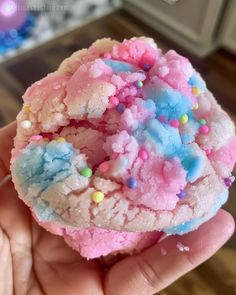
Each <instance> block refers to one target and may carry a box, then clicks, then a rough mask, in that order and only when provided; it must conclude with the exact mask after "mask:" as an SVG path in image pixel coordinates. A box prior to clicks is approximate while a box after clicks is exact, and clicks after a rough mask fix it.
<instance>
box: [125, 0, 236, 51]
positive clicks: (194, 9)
mask: <svg viewBox="0 0 236 295" xmlns="http://www.w3.org/2000/svg"><path fill="white" fill-rule="evenodd" d="M233 2H234V4H236V1H235V0H233ZM226 4H227V1H225V0H197V1H196V0H177V1H169V0H168V1H167V0H145V1H144V0H124V6H125V8H126V9H127V10H128V11H129V12H131V13H132V14H134V15H135V16H137V17H139V18H140V19H141V20H143V21H144V22H146V23H147V24H149V25H151V26H152V27H154V28H155V29H156V30H157V31H159V32H160V33H162V34H163V35H165V36H167V37H169V38H170V39H172V40H173V41H175V42H176V43H179V44H180V45H181V46H183V47H185V48H187V49H188V50H190V51H191V52H193V53H194V54H195V55H198V56H204V55H207V54H208V53H209V52H211V51H212V50H213V49H214V48H216V47H217V46H218V45H219V40H218V38H216V33H217V32H216V30H217V29H218V27H219V25H220V23H221V20H222V16H223V14H224V11H225V7H226ZM235 19H236V18H235ZM235 19H234V21H235ZM234 33H235V35H236V32H235V30H234ZM225 42H227V41H226V39H225Z"/></svg>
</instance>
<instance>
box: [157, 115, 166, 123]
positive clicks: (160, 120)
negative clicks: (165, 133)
mask: <svg viewBox="0 0 236 295" xmlns="http://www.w3.org/2000/svg"><path fill="white" fill-rule="evenodd" d="M157 119H158V121H159V122H161V123H167V118H166V117H165V116H163V115H160V116H158V118H157Z"/></svg>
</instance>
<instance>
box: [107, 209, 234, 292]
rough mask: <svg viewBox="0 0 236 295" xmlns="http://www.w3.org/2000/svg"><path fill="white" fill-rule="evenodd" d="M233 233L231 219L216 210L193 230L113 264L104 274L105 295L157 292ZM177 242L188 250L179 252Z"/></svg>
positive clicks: (209, 254) (200, 261)
mask: <svg viewBox="0 0 236 295" xmlns="http://www.w3.org/2000/svg"><path fill="white" fill-rule="evenodd" d="M233 231H234V221H233V218H232V216H231V215H230V214H229V213H227V212H226V211H224V210H220V211H219V213H218V214H217V215H216V216H215V217H214V218H213V219H211V220H210V221H208V222H207V223H205V224H204V225H202V226H201V227H200V228H199V229H198V230H197V231H194V232H192V233H189V234H187V235H184V236H172V237H169V238H167V239H165V240H163V241H161V242H160V243H158V244H156V245H155V246H153V247H151V248H149V249H147V250H145V251H143V252H142V253H141V254H139V255H135V256H132V257H129V258H126V259H124V260H122V261H120V262H119V263H117V264H116V265H114V266H113V267H112V268H111V269H110V271H109V272H108V273H107V277H106V281H105V286H106V290H107V292H106V294H107V295H118V294H119V295H128V294H139V295H151V294H153V293H155V292H158V291H160V290H162V289H163V288H165V287H166V286H168V285H170V284H171V283H172V282H174V281H175V280H176V279H178V278H179V277H180V276H182V275H184V274H185V273H187V272H188V271H190V270H192V269H193V268H195V267H196V266H197V265H199V264H201V263H202V262H203V261H205V260H206V259H208V258H209V257H210V256H212V255H213V254H214V253H215V252H216V251H217V250H218V249H219V248H220V247H221V246H222V245H223V244H224V243H225V242H226V241H227V240H228V239H229V238H230V236H231V235H232V233H233ZM177 243H178V245H184V246H187V247H189V251H183V252H181V251H180V250H179V249H178V247H177ZM180 243H181V244H180ZM179 248H181V247H179ZM186 249H187V248H186Z"/></svg>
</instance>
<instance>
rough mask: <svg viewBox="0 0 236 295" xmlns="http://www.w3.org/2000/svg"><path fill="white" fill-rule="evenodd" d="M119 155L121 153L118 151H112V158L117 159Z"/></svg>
mask: <svg viewBox="0 0 236 295" xmlns="http://www.w3.org/2000/svg"><path fill="white" fill-rule="evenodd" d="M118 155H119V154H118V153H115V152H114V153H112V155H111V158H112V159H117V157H118Z"/></svg>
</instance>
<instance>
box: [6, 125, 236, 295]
mask: <svg viewBox="0 0 236 295" xmlns="http://www.w3.org/2000/svg"><path fill="white" fill-rule="evenodd" d="M14 135H15V123H13V124H11V125H8V126H6V127H5V128H2V129H0V143H1V144H0V261H1V267H0V294H4V295H10V294H16V295H26V294H33V295H38V294H48V295H51V294H52V295H55V294H57V295H64V294H65V295H79V294H81V295H102V294H106V295H128V294H139V295H151V294H154V293H155V292H158V291H160V290H162V289H164V288H165V287H167V286H168V285H170V284H171V283H173V282H174V281H175V280H176V279H177V278H179V277H181V276H182V275H184V274H185V273H187V272H189V271H190V270H192V269H193V268H195V267H196V266H197V265H199V264H201V263H202V262H203V261H205V260H206V259H208V258H209V257H210V256H212V255H213V254H214V253H215V252H216V251H217V250H218V249H219V248H220V247H221V246H222V245H223V244H224V243H225V242H226V241H227V240H228V239H229V238H230V236H231V235H232V233H233V231H234V221H233V218H232V217H231V215H229V214H228V213H227V212H225V211H223V210H220V211H219V213H218V214H217V215H216V216H215V217H214V218H213V219H211V220H210V221H209V222H207V223H205V224H204V225H202V226H201V227H200V228H199V229H198V230H197V231H194V232H192V233H190V234H187V235H184V236H182V237H175V236H173V237H167V238H165V239H162V241H160V242H159V243H158V244H156V245H154V246H152V247H150V248H149V249H146V250H145V251H143V252H142V253H140V254H138V255H134V256H129V257H122V258H119V259H116V261H112V260H110V259H108V258H107V259H105V260H104V261H106V263H107V267H106V270H104V263H101V262H100V261H99V260H91V261H86V260H85V259H83V258H81V256H80V255H79V254H78V253H76V252H75V251H73V250H71V249H70V248H69V247H68V246H67V245H66V244H65V243H64V241H63V239H62V238H60V237H57V236H54V235H52V234H50V233H48V232H46V231H45V230H44V229H42V228H41V227H39V226H38V225H37V224H36V223H35V221H34V220H33V219H32V217H31V214H30V211H29V209H28V208H27V207H26V206H25V205H24V204H23V203H22V202H21V201H20V199H19V198H17V193H16V191H15V190H14V186H13V184H12V182H11V179H10V177H7V175H9V161H10V151H11V149H12V146H13V137H14ZM177 242H181V243H182V244H184V245H186V246H188V247H189V248H190V251H189V252H181V251H179V250H178V248H177V246H176V244H177ZM166 253H167V254H166ZM165 254H166V255H165Z"/></svg>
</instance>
